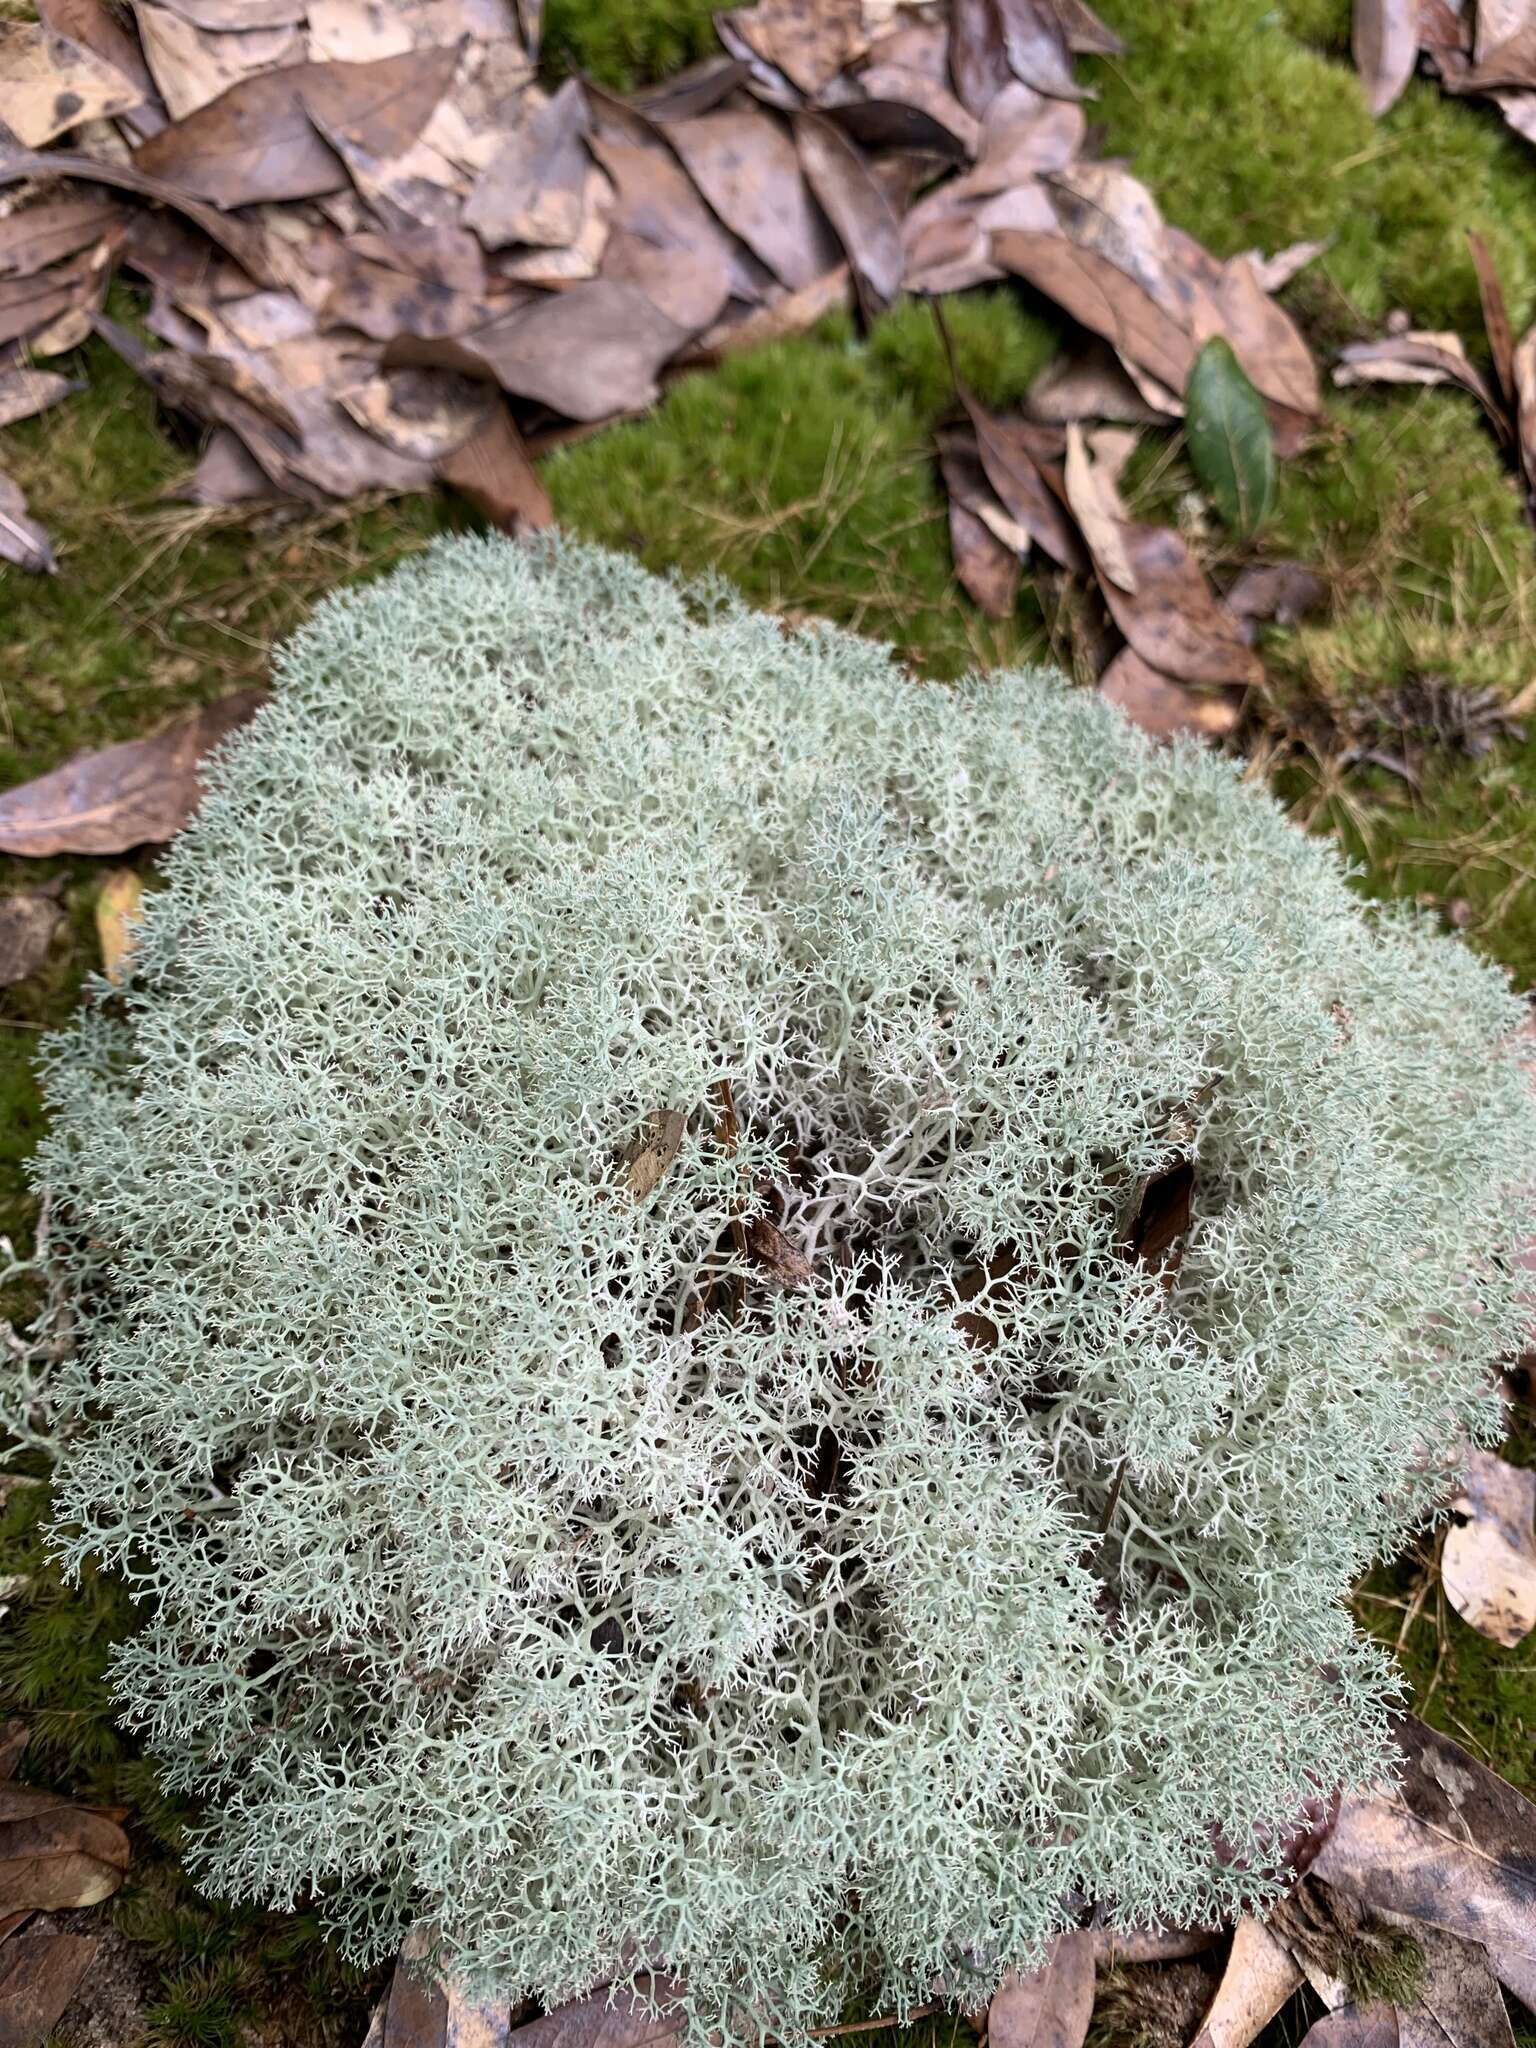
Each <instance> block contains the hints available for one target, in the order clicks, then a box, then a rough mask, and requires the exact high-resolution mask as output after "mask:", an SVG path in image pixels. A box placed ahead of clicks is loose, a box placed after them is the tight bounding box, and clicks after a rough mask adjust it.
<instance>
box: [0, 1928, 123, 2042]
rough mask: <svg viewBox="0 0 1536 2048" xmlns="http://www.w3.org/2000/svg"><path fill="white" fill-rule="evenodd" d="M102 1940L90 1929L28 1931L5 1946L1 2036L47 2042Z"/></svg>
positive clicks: (0, 1957) (0, 1962) (0, 1971)
mask: <svg viewBox="0 0 1536 2048" xmlns="http://www.w3.org/2000/svg"><path fill="white" fill-rule="evenodd" d="M100 1946H101V1944H100V1943H99V1942H98V1941H97V1940H96V1939H95V1938H94V1936H91V1935H86V1934H27V1935H24V1936H23V1937H22V1938H21V1939H20V1940H19V1941H7V1942H6V1943H5V1944H4V1946H3V1947H0V2040H3V2041H4V2043H5V2048H42V2043H43V2042H44V2041H45V2040H46V2039H47V2038H48V2036H49V2035H50V2034H51V2033H52V2032H53V2030H54V2028H55V2027H56V2026H57V2025H58V2023H59V2021H60V2020H61V2019H62V2018H63V2016H64V2013H65V2010H66V2008H67V2007H68V2005H69V2002H70V2000H71V1999H72V1998H73V1997H74V1995H75V1993H76V1992H77V1991H78V1990H79V1989H80V1986H81V1984H82V1983H83V1982H84V1979H85V1973H86V1971H87V1970H89V1969H90V1967H91V1964H92V1963H93V1962H94V1961H95V1959H96V1951H97V1950H98V1948H99V1947H100Z"/></svg>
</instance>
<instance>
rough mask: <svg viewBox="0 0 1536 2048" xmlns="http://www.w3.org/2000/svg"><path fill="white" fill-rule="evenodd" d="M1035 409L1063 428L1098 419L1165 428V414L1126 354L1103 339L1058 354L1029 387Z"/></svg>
mask: <svg viewBox="0 0 1536 2048" xmlns="http://www.w3.org/2000/svg"><path fill="white" fill-rule="evenodd" d="M1029 409H1030V411H1031V413H1032V414H1033V415H1034V416H1035V418H1036V419H1041V420H1050V421H1053V422H1054V423H1055V424H1057V425H1058V426H1067V425H1069V424H1070V423H1072V422H1073V421H1079V422H1084V421H1093V420H1117V421H1123V422H1125V423H1126V424H1128V425H1131V426H1160V425H1161V424H1162V422H1163V420H1164V418H1165V415H1164V414H1163V413H1162V412H1160V411H1159V410H1158V409H1157V408H1156V407H1155V406H1151V405H1148V403H1147V401H1146V400H1145V399H1144V398H1143V397H1142V395H1141V393H1140V392H1139V391H1138V390H1137V388H1136V386H1135V385H1134V384H1133V383H1132V381H1131V379H1130V378H1129V377H1128V376H1127V375H1126V372H1125V369H1124V366H1123V365H1122V364H1121V361H1120V358H1119V357H1118V356H1117V355H1116V354H1115V352H1114V350H1113V349H1112V348H1110V347H1109V346H1108V345H1107V344H1106V343H1104V342H1101V341H1090V342H1089V343H1088V344H1087V346H1086V347H1085V348H1084V349H1083V351H1082V353H1081V354H1078V355H1066V354H1062V355H1058V356H1055V357H1053V358H1052V360H1051V362H1050V363H1049V364H1048V365H1047V367H1046V368H1045V369H1044V370H1042V371H1041V373H1040V375H1039V376H1038V377H1037V378H1036V379H1035V381H1034V383H1033V384H1031V385H1030V387H1029Z"/></svg>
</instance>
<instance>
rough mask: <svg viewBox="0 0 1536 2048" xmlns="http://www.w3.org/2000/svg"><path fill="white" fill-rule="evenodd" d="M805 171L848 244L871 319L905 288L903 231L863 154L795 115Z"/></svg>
mask: <svg viewBox="0 0 1536 2048" xmlns="http://www.w3.org/2000/svg"><path fill="white" fill-rule="evenodd" d="M794 130H795V147H796V148H797V149H798V151H799V153H800V168H801V169H802V170H803V171H804V173H805V179H806V183H807V184H808V185H809V186H810V188H811V191H812V192H813V193H814V194H815V196H816V199H817V200H818V201H819V203H820V205H821V209H822V211H823V213H825V215H826V216H827V219H828V220H829V221H830V222H831V223H832V228H833V231H834V233H835V234H836V235H837V238H838V240H839V241H840V242H841V243H842V245H843V249H844V252H845V254H846V255H847V258H848V262H849V265H850V267H851V269H852V271H853V276H854V280H855V282H856V284H857V286H858V292H859V302H860V304H861V306H862V307H863V309H864V314H865V317H866V319H873V318H874V316H875V315H876V314H877V313H879V312H882V311H883V310H884V308H885V307H887V306H888V305H889V304H890V303H891V301H892V300H893V299H894V298H895V296H896V294H897V292H898V291H900V289H901V276H902V267H903V261H904V259H903V256H902V247H901V226H900V223H899V222H898V221H897V218H896V215H895V213H894V212H893V211H892V208H891V205H890V202H889V200H888V199H887V198H886V196H885V194H884V193H883V192H882V191H881V189H880V187H879V185H878V184H876V182H875V180H874V177H873V176H872V174H871V172H870V169H869V166H868V164H867V162H866V161H865V159H864V157H863V155H862V154H861V153H860V151H859V150H857V149H856V148H855V147H854V145H853V144H852V143H851V142H850V141H849V140H848V138H847V136H846V135H844V134H843V133H842V131H841V130H840V129H839V128H837V127H836V126H835V125H834V124H833V123H832V122H831V121H828V120H825V119H823V118H822V116H820V115H819V114H810V113H802V114H796V115H795V116H794Z"/></svg>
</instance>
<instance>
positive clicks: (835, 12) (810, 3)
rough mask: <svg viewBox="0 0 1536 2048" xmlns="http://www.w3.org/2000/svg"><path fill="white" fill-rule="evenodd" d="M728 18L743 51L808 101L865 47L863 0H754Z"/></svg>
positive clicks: (856, 57)
mask: <svg viewBox="0 0 1536 2048" xmlns="http://www.w3.org/2000/svg"><path fill="white" fill-rule="evenodd" d="M729 20H730V22H731V24H732V25H733V26H734V28H735V29H736V31H737V33H738V34H739V35H740V37H741V38H742V40H743V41H744V42H745V43H746V44H747V46H748V48H749V49H750V50H752V51H753V53H754V54H755V55H756V56H758V57H760V58H761V59H763V61H764V62H765V63H767V64H770V65H772V66H773V68H774V69H775V70H776V71H779V72H782V73H783V75H784V76H785V77H786V78H787V79H788V80H789V82H790V84H791V85H793V86H795V87H796V88H797V89H798V90H799V91H800V92H803V93H804V94H805V95H806V97H807V98H808V99H815V98H816V97H817V95H818V94H819V93H821V92H823V91H824V90H825V89H826V87H827V86H829V85H830V84H831V83H832V81H833V79H834V78H836V77H837V75H838V73H839V72H840V71H844V70H846V69H847V67H848V66H849V65H850V64H852V63H854V62H855V61H856V60H857V59H858V58H859V57H861V56H863V54H864V52H865V50H867V49H868V47H869V37H868V34H867V33H866V31H865V27H864V7H863V0H759V4H758V5H757V6H756V7H741V8H738V9H737V10H736V11H735V12H734V13H733V14H731V15H730V17H729Z"/></svg>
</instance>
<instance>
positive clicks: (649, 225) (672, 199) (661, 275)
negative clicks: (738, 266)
mask: <svg viewBox="0 0 1536 2048" xmlns="http://www.w3.org/2000/svg"><path fill="white" fill-rule="evenodd" d="M592 148H593V151H594V153H595V155H596V156H597V159H598V161H599V162H600V163H601V164H602V166H603V169H604V170H605V171H606V172H607V174H608V177H609V179H610V180H611V182H612V185H613V191H614V200H613V206H612V208H611V210H610V214H609V231H608V243H607V247H606V248H605V249H604V251H603V259H602V267H601V275H602V276H604V277H608V278H612V280H613V281H614V283H616V284H628V285H633V286H634V287H635V289H636V290H638V291H642V292H644V293H645V295H646V297H647V298H648V299H649V300H650V301H651V303H652V304H653V305H654V306H656V307H658V308H659V309H660V310H661V311H662V312H663V313H665V314H666V316H667V318H668V319H669V320H673V321H676V323H677V325H678V326H679V327H683V328H686V329H688V330H690V331H691V332H695V333H696V332H698V331H699V330H701V329H703V328H706V327H708V326H709V325H710V323H711V322H712V321H713V320H715V319H717V318H718V317H719V315H720V312H721V310H722V308H723V307H724V305H725V302H726V300H727V299H728V298H729V297H730V293H731V243H730V237H729V235H728V234H727V232H726V230H725V229H724V228H723V227H722V226H721V224H720V222H719V221H718V220H717V219H716V218H715V216H714V214H712V213H711V212H710V210H709V208H708V207H707V206H705V204H704V202H703V200H702V199H700V197H699V195H698V192H697V190H696V188H695V187H694V184H693V181H692V180H691V179H690V178H689V177H688V175H687V173H686V172H685V171H683V169H682V168H681V166H680V165H679V164H678V162H677V159H676V158H675V157H674V156H673V155H672V153H671V151H670V150H669V149H667V148H666V147H665V146H664V145H663V144H661V143H660V142H655V141H649V140H645V141H641V140H636V139H634V138H632V137H630V136H627V135H624V134H622V133H620V132H618V131H617V130H614V129H607V128H600V129H599V130H598V131H597V133H596V134H594V136H593V138H592Z"/></svg>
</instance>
